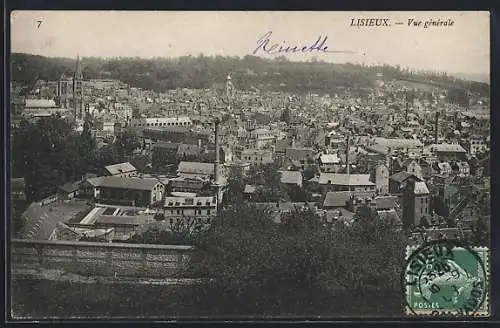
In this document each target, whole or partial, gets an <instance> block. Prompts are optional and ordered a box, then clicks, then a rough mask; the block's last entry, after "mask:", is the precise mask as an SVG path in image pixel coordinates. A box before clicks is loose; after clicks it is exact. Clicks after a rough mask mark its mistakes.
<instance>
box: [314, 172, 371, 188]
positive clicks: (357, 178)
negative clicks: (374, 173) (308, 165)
mask: <svg viewBox="0 0 500 328" xmlns="http://www.w3.org/2000/svg"><path fill="white" fill-rule="evenodd" d="M319 183H320V184H333V185H342V186H349V185H350V186H374V185H375V184H374V183H373V182H371V181H370V175H369V174H342V173H324V172H322V173H321V174H320V176H319Z"/></svg>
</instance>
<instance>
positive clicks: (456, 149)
mask: <svg viewBox="0 0 500 328" xmlns="http://www.w3.org/2000/svg"><path fill="white" fill-rule="evenodd" d="M428 149H429V150H430V151H434V152H447V153H466V152H467V151H466V150H465V149H464V148H463V147H462V146H460V145H459V144H447V143H443V144H432V145H430V146H429V147H428Z"/></svg>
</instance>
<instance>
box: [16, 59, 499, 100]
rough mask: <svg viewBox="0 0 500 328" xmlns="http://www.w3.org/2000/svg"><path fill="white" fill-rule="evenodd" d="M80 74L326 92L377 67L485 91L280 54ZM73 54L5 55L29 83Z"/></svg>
mask: <svg viewBox="0 0 500 328" xmlns="http://www.w3.org/2000/svg"><path fill="white" fill-rule="evenodd" d="M82 62H83V75H84V77H85V78H86V79H96V78H113V79H118V80H121V81H123V82H125V83H128V84H130V85H131V86H133V87H140V88H144V89H150V90H155V91H159V92H164V91H166V90H169V89H176V88H195V89H200V88H210V87H212V86H213V85H214V84H216V83H221V82H224V81H225V79H226V76H227V74H228V73H231V76H232V78H233V81H237V82H235V86H236V88H238V89H240V90H254V89H255V88H257V89H263V88H265V89H266V90H270V91H285V92H294V93H303V92H318V93H331V92H335V90H336V89H337V88H339V87H340V88H345V87H347V88H353V90H358V91H359V90H361V89H360V88H361V87H367V86H372V85H373V81H374V80H375V79H376V75H377V73H382V74H383V76H384V79H387V80H391V79H399V78H409V79H417V80H419V79H420V80H423V81H426V80H429V79H431V80H432V81H434V82H438V83H445V84H449V85H453V86H456V87H458V88H460V89H470V91H471V92H480V93H481V94H483V95H489V86H488V85H487V84H486V83H479V82H469V81H462V80H457V81H454V79H453V78H452V77H449V76H447V75H443V74H435V75H430V74H429V73H426V74H423V73H422V74H420V75H419V74H416V73H414V74H411V73H410V72H408V71H405V70H403V69H401V68H400V67H395V66H389V65H381V66H363V65H354V64H350V63H347V64H333V63H326V62H322V61H314V62H292V61H288V60H286V58H276V59H268V58H260V57H255V56H245V57H243V58H239V57H222V56H215V57H209V56H203V55H200V56H197V57H194V56H183V57H179V58H169V59H167V58H152V59H142V58H112V59H102V58H94V57H90V58H83V59H82ZM74 70H75V60H74V59H70V58H47V57H42V56H35V55H28V54H20V53H14V54H12V55H11V72H12V80H13V81H15V82H19V83H21V84H23V85H32V84H33V81H34V80H36V79H43V80H57V79H59V77H60V76H61V74H62V73H65V74H67V75H72V74H73V73H74Z"/></svg>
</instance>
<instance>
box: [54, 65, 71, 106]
mask: <svg viewBox="0 0 500 328" xmlns="http://www.w3.org/2000/svg"><path fill="white" fill-rule="evenodd" d="M68 97H69V80H68V78H67V77H66V75H64V73H62V74H61V77H60V78H59V81H57V101H58V105H59V108H65V109H67V108H68Z"/></svg>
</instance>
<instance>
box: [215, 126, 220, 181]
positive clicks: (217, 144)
mask: <svg viewBox="0 0 500 328" xmlns="http://www.w3.org/2000/svg"><path fill="white" fill-rule="evenodd" d="M219 157H220V140H219V120H218V119H216V120H215V167H214V169H215V183H216V184H219V182H220V172H219V170H220V158H219Z"/></svg>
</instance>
